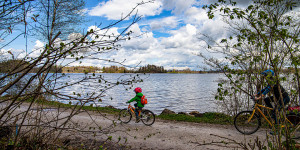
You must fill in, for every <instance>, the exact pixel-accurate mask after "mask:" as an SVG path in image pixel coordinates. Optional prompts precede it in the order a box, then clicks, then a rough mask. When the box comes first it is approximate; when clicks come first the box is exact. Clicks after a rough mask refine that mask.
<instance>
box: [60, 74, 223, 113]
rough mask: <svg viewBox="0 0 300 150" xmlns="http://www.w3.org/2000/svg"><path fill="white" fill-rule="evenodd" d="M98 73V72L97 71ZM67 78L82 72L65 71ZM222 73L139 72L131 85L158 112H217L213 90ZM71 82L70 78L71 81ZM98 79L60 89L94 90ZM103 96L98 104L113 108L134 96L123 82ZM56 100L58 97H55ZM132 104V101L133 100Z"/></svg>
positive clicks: (113, 78) (112, 77)
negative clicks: (137, 88) (69, 72)
mask: <svg viewBox="0 0 300 150" xmlns="http://www.w3.org/2000/svg"><path fill="white" fill-rule="evenodd" d="M98 75H99V74H98ZM101 75H103V76H104V78H105V79H107V80H109V81H112V82H116V81H117V80H119V79H120V77H121V76H123V75H128V74H101ZM67 76H68V78H69V79H70V80H72V79H74V80H75V79H78V78H80V77H81V76H83V74H67ZM221 77H222V74H147V75H144V76H143V75H142V76H141V78H144V81H143V82H140V83H135V84H133V87H141V88H142V89H143V92H142V93H143V94H144V95H146V97H147V99H148V104H147V105H146V106H145V108H146V109H149V110H151V111H153V112H154V113H155V114H160V113H161V112H162V111H163V110H164V109H165V108H167V109H170V110H172V111H175V112H177V113H178V112H191V111H199V112H200V113H204V112H216V111H217V110H216V108H217V105H216V100H215V99H214V94H215V93H216V90H217V88H218V86H217V85H218V82H217V81H218V80H219V79H220V78H221ZM70 82H72V81H70ZM93 84H97V82H90V83H88V84H85V85H82V84H81V85H76V86H72V87H70V88H67V89H64V90H61V91H60V92H61V93H63V94H66V95H72V94H73V92H74V91H75V92H76V93H83V91H82V90H83V89H84V91H85V92H89V91H95V92H96V94H97V92H98V93H100V91H97V89H96V86H94V85H93ZM105 95H106V96H105V97H103V98H102V102H99V103H97V105H100V106H108V105H111V106H114V107H116V108H126V107H127V104H126V103H125V102H126V101H128V100H130V99H131V98H133V97H134V96H135V93H134V92H133V89H130V90H126V88H125V87H124V86H122V85H118V86H115V87H114V88H112V89H109V90H107V91H106V93H105ZM58 101H60V100H59V99H58ZM61 102H65V103H67V101H61ZM132 104H133V103H132Z"/></svg>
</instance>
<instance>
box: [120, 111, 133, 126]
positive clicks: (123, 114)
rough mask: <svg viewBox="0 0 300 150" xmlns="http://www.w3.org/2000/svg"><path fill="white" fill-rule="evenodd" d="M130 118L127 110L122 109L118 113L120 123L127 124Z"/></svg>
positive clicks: (130, 115)
mask: <svg viewBox="0 0 300 150" xmlns="http://www.w3.org/2000/svg"><path fill="white" fill-rule="evenodd" d="M131 118H132V114H131V113H130V112H129V110H128V109H122V110H121V111H120V113H119V120H120V121H121V122H122V123H128V122H129V121H130V120H131Z"/></svg>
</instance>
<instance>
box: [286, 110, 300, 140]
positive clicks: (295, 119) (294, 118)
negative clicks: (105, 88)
mask: <svg viewBox="0 0 300 150" xmlns="http://www.w3.org/2000/svg"><path fill="white" fill-rule="evenodd" d="M286 118H287V119H288V120H289V121H290V122H291V123H292V124H293V128H292V133H291V137H292V138H293V139H299V138H300V127H299V125H300V116H298V115H296V114H287V115H286Z"/></svg>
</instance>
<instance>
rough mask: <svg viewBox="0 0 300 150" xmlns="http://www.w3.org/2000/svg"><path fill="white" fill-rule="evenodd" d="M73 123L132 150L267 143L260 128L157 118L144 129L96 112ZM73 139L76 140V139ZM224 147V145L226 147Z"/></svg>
mask: <svg viewBox="0 0 300 150" xmlns="http://www.w3.org/2000/svg"><path fill="white" fill-rule="evenodd" d="M25 109H26V105H22V107H20V108H18V109H17V110H16V111H15V112H23V111H24V110H25ZM35 113H36V110H32V111H31V113H30V114H31V115H33V116H34V114H35ZM57 113H58V111H56V109H52V110H47V111H43V115H42V116H43V117H44V119H47V120H48V121H49V120H51V118H56V117H57ZM59 113H60V115H59V117H64V116H68V115H69V113H70V111H64V112H61V111H60V112H59ZM92 120H93V121H92ZM62 121H63V120H62ZM62 121H61V122H62ZM72 122H73V123H72V124H71V125H74V123H78V124H79V125H80V126H78V128H81V129H84V130H89V131H90V130H91V131H95V133H96V134H95V135H94V134H92V133H90V132H89V133H80V136H83V137H84V138H88V139H95V140H100V141H101V140H102V141H103V140H105V139H107V138H108V137H110V136H111V137H112V140H113V141H119V140H120V142H119V143H121V144H124V143H126V145H127V146H131V149H155V150H163V149H174V150H175V149H176V150H194V149H199V150H213V149H234V148H236V147H237V145H236V144H228V145H227V147H222V146H218V145H211V144H209V145H201V144H203V143H204V142H205V143H209V142H212V141H214V142H221V141H225V142H231V141H230V140H227V139H225V138H220V137H226V138H228V139H231V140H235V141H236V142H245V141H250V140H251V141H254V140H255V139H256V138H257V137H258V138H259V139H260V140H262V141H264V140H265V137H266V136H265V135H266V130H264V129H260V130H259V131H258V132H256V133H254V134H252V135H246V136H245V135H242V134H241V133H239V132H238V131H237V130H236V129H235V128H234V126H233V125H214V124H204V123H187V122H176V121H165V120H160V119H156V121H155V123H154V124H153V125H152V126H145V125H144V124H143V123H142V122H139V123H135V120H134V119H132V120H131V122H129V123H128V124H122V123H120V122H119V121H118V120H117V116H116V115H110V114H105V116H103V115H100V114H99V113H96V112H88V113H87V112H82V113H80V114H78V115H76V116H74V117H73V118H72ZM113 122H114V123H113ZM91 127H95V128H91ZM99 127H100V128H101V131H100V130H99ZM72 133H75V135H76V134H79V133H76V132H74V131H73V132H72ZM78 136H79V135H78ZM218 136H220V137H218ZM70 138H71V139H72V138H75V136H72V137H70ZM221 145H223V146H224V144H221Z"/></svg>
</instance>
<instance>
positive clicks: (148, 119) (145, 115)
mask: <svg viewBox="0 0 300 150" xmlns="http://www.w3.org/2000/svg"><path fill="white" fill-rule="evenodd" d="M141 120H142V122H143V123H144V124H145V125H147V126H151V125H152V124H153V123H154V121H155V115H154V113H153V112H152V111H150V110H143V111H142V113H141Z"/></svg>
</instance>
